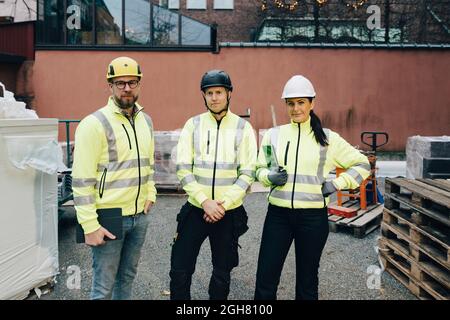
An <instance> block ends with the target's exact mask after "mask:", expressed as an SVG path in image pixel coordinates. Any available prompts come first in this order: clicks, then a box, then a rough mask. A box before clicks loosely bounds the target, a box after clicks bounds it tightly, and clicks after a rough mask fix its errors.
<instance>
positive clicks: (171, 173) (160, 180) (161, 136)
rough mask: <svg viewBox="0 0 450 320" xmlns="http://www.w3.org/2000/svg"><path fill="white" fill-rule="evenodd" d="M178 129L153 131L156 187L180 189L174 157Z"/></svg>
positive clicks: (178, 136) (175, 155) (175, 156)
mask: <svg viewBox="0 0 450 320" xmlns="http://www.w3.org/2000/svg"><path fill="white" fill-rule="evenodd" d="M179 138H180V131H155V176H154V178H155V184H156V187H157V188H158V189H175V190H180V189H181V185H180V181H179V180H178V178H177V172H176V160H177V159H176V158H177V154H176V153H177V143H178V139H179Z"/></svg>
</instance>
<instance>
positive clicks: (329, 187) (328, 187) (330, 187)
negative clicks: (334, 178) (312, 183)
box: [322, 181, 337, 198]
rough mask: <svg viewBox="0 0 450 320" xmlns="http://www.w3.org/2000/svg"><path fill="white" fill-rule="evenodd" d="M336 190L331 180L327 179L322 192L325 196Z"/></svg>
mask: <svg viewBox="0 0 450 320" xmlns="http://www.w3.org/2000/svg"><path fill="white" fill-rule="evenodd" d="M336 191H337V189H336V187H335V186H334V184H333V183H332V182H331V181H327V182H325V183H324V184H323V185H322V194H323V196H324V197H325V198H326V197H328V196H329V195H331V194H332V193H334V192H336Z"/></svg>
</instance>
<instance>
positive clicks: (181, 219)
mask: <svg viewBox="0 0 450 320" xmlns="http://www.w3.org/2000/svg"><path fill="white" fill-rule="evenodd" d="M191 208H192V205H191V204H190V203H189V202H186V203H185V204H184V205H183V206H182V207H181V209H180V212H179V213H178V214H177V222H178V224H177V233H180V232H181V231H182V230H183V227H184V225H185V223H186V220H187V217H188V215H189V213H190V212H191Z"/></svg>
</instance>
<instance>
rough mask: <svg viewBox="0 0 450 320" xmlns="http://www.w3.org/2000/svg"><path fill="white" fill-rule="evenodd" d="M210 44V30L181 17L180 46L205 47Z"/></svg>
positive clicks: (206, 26)
mask: <svg viewBox="0 0 450 320" xmlns="http://www.w3.org/2000/svg"><path fill="white" fill-rule="evenodd" d="M210 42H211V28H210V27H209V26H208V25H206V24H203V23H200V22H197V21H195V20H192V19H190V18H188V17H184V16H182V17H181V44H182V45H197V46H201V45H203V46H205V45H206V46H207V45H209V44H210Z"/></svg>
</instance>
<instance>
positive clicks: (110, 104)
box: [107, 96, 144, 114]
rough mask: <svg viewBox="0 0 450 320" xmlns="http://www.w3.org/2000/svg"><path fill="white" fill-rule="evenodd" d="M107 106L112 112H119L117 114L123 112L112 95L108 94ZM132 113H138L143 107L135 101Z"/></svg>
mask: <svg viewBox="0 0 450 320" xmlns="http://www.w3.org/2000/svg"><path fill="white" fill-rule="evenodd" d="M107 106H108V108H109V109H110V110H111V111H112V112H113V113H119V114H123V112H122V109H121V108H120V107H119V106H118V105H117V103H116V101H115V100H114V97H113V96H110V97H109V99H108V105H107ZM134 108H135V110H134V114H136V113H138V112H139V111H141V110H142V109H144V108H143V107H141V106H140V105H139V104H138V103H137V102H136V103H135V104H134Z"/></svg>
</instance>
